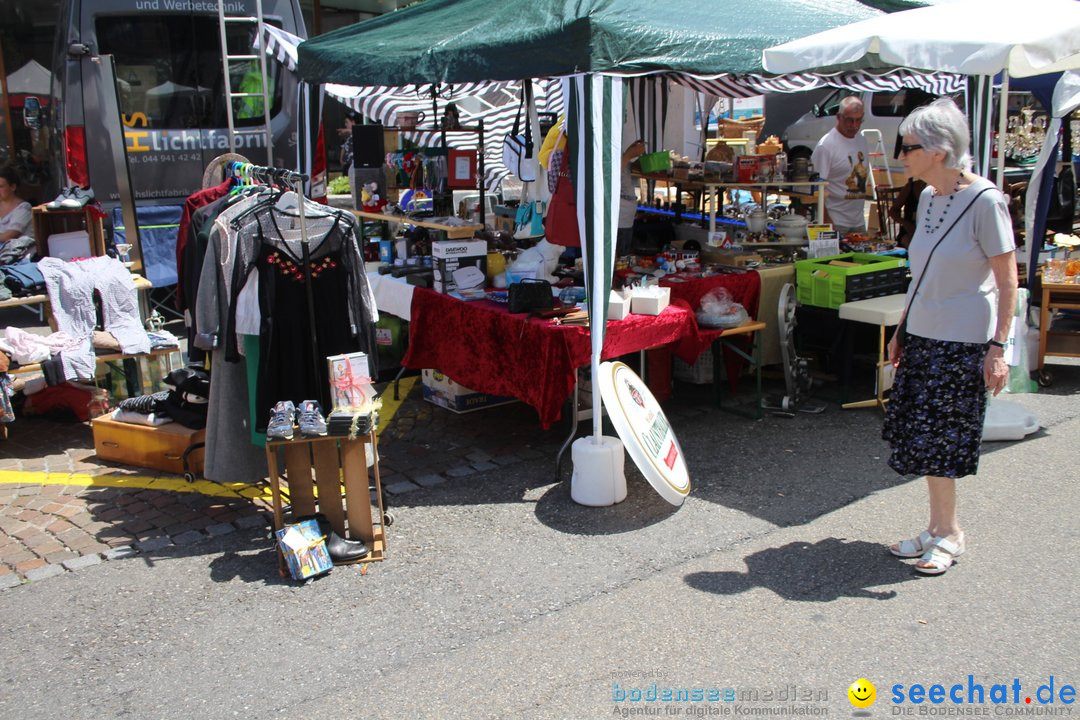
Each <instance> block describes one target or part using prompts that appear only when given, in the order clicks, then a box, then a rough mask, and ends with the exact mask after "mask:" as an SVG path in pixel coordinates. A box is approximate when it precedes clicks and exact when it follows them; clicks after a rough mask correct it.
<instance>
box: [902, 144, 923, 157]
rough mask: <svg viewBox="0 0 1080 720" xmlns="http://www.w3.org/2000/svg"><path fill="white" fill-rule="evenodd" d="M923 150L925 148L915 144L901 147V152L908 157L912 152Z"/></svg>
mask: <svg viewBox="0 0 1080 720" xmlns="http://www.w3.org/2000/svg"><path fill="white" fill-rule="evenodd" d="M922 149H923V146H922V145H920V144H919V143H913V144H911V145H901V146H900V152H901V153H903V154H904V155H907V154H908V153H910V152H914V151H915V150H922Z"/></svg>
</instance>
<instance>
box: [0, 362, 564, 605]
mask: <svg viewBox="0 0 1080 720" xmlns="http://www.w3.org/2000/svg"><path fill="white" fill-rule="evenodd" d="M392 393H393V390H392V388H391V389H390V390H389V393H388V396H387V399H388V400H389V397H390V396H391V395H392ZM402 395H403V398H402V402H401V404H400V407H398V408H396V410H395V411H394V412H393V414H392V416H391V417H390V418H389V419H387V420H384V421H383V426H382V427H381V428H380V431H379V438H380V439H379V453H380V463H379V466H380V475H381V479H382V484H383V488H384V490H385V492H386V496H387V499H388V505H390V506H392V505H393V503H394V497H395V496H401V495H403V494H405V493H408V492H411V491H415V490H418V489H420V488H421V487H431V486H434V485H438V484H441V483H444V482H461V481H465V480H467V479H468V478H469V477H470V476H472V475H474V474H476V473H480V472H485V471H489V470H493V469H495V468H498V467H500V466H506V465H510V464H513V463H517V462H524V461H538V460H540V459H542V458H554V457H555V453H556V452H557V450H558V448H559V446H560V445H561V443H562V440H563V435H564V434H565V433H566V431H567V427H566V426H565V425H564V426H559V427H557V428H555V429H552V430H549V431H546V432H545V431H541V430H540V429H539V425H538V424H537V421H536V413H535V412H534V411H533V410H532V408H530V407H528V406H526V405H523V404H521V403H515V404H512V405H506V406H502V407H496V408H490V409H486V410H483V411H480V412H474V413H470V414H466V415H457V414H454V413H451V412H449V411H448V410H445V409H443V408H440V407H436V406H433V405H431V404H429V403H427V402H425V401H424V400H422V399H421V397H420V385H419V381H418V380H415V379H407V380H406V381H405V382H403V383H402ZM9 430H10V436H9V438H8V439H7V440H6V441H0V588H3V589H6V588H11V587H16V586H18V585H21V584H22V583H24V582H37V581H40V580H44V579H46V578H49V577H52V576H55V575H60V574H62V573H65V572H73V571H77V570H79V569H81V568H84V567H88V566H90V565H96V564H98V563H101V562H103V561H109V560H114V559H120V558H125V557H130V556H133V555H137V554H139V553H141V552H153V551H157V550H161V549H162V548H164V547H167V546H169V545H177V546H182V545H192V544H195V543H198V542H200V541H202V540H206V539H208V538H210V537H215V536H219V535H224V534H228V533H231V532H234V531H236V530H239V529H251V528H255V527H264V528H268V527H269V522H270V518H271V514H270V508H271V504H270V499H269V490H268V489H267V488H266V487H254V486H240V487H239V488H235V487H225V486H222V485H218V484H217V483H210V482H207V481H197V482H196V483H193V484H188V483H186V482H185V481H184V480H183V479H182V478H181V477H179V476H176V475H171V474H169V473H158V472H156V471H152V470H147V469H145V468H135V467H131V466H125V465H119V464H116V463H110V462H106V461H99V460H97V457H96V455H95V454H94V442H93V435H92V432H91V429H90V424H89V423H78V422H64V421H59V420H53V419H46V418H41V417H36V418H27V417H20V418H18V420H17V421H16V422H15V423H13V424H11V425H10V426H9ZM544 461H545V462H546V461H547V460H544ZM554 472H555V466H554V462H552V473H553V474H554Z"/></svg>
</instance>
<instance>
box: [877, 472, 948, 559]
mask: <svg viewBox="0 0 1080 720" xmlns="http://www.w3.org/2000/svg"><path fill="white" fill-rule="evenodd" d="M926 486H927V490H928V494H929V496H930V521H929V523H927V525H926V532H928V533H929V534H930V537H931V538H936V537H945V538H949V539H950V540H953V541H955V542H957V543H958V544H959V545H961V546H962V545H963V537H964V534H963V531H962V530H961V529H960V522H959V520H958V519H957V517H956V479H955V478H949V477H938V476H936V475H927V476H926ZM902 544H907V545H910V546H911V547H901V546H902ZM924 544H925V543H924V542H923V540H922V539H921V537H916V538H912V539H911V540H906V541H902V542H899V543H893V545H892V547H891V549H892V551H893V554H894V555H900V556H901V557H917V555H916V554H915V552H916V551H917V550H921V549H923V547H922V546H923V545H924ZM901 551H903V552H907V553H910V554H907V555H905V554H901Z"/></svg>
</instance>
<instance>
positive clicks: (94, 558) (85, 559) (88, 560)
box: [61, 553, 101, 571]
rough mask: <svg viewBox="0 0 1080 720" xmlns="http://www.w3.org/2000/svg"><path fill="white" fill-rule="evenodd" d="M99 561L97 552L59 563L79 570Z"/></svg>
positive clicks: (99, 557) (69, 568) (70, 568)
mask: <svg viewBox="0 0 1080 720" xmlns="http://www.w3.org/2000/svg"><path fill="white" fill-rule="evenodd" d="M100 563H101V556H100V555H98V554H96V553H95V554H93V555H83V556H81V557H77V558H74V559H73V560H65V561H64V562H62V563H61V565H63V566H64V567H66V568H67V569H68V570H72V571H74V570H80V569H82V568H84V567H90V566H91V565H98V564H100Z"/></svg>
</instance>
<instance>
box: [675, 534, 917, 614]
mask: <svg viewBox="0 0 1080 720" xmlns="http://www.w3.org/2000/svg"><path fill="white" fill-rule="evenodd" d="M744 561H745V562H746V567H747V571H746V572H745V573H741V572H731V571H727V572H696V573H691V574H689V575H687V576H686V577H685V578H684V581H685V582H686V584H687V585H689V586H690V587H693V588H695V589H697V590H701V591H702V592H709V593H716V594H718V595H735V594H738V593H742V592H747V591H748V590H753V589H754V588H759V587H760V588H766V589H768V590H772V591H773V592H774V593H776V594H777V595H779V596H780V597H782V598H784V599H785V600H799V601H805V602H831V601H833V600H836V599H838V598H841V597H853V598H867V599H871V600H891V599H892V598H895V597H896V595H897V593H896V591H895V590H871V589H870V588H873V587H877V586H880V585H893V584H895V583H898V582H906V581H909V580H915V579H917V577H918V576H916V574H915V572H914V571H913V570H912V569H911V568H910V567H908V566H907V565H905V564H904V563H903V562H900V561H899V560H898V559H897V558H894V557H892V556H891V555H889V554H888V552H887V551H886V550H885V548H884V547H882V546H881V545H880V544H876V543H868V542H862V541H847V540H844V539H841V538H825V539H824V540H819V541H818V542H816V543H808V542H793V543H789V544H787V545H784V546H782V547H778V548H768V549H767V550H761V551H760V552H756V553H754V554H752V555H748V556H747V557H746V558H745V560H744Z"/></svg>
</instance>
